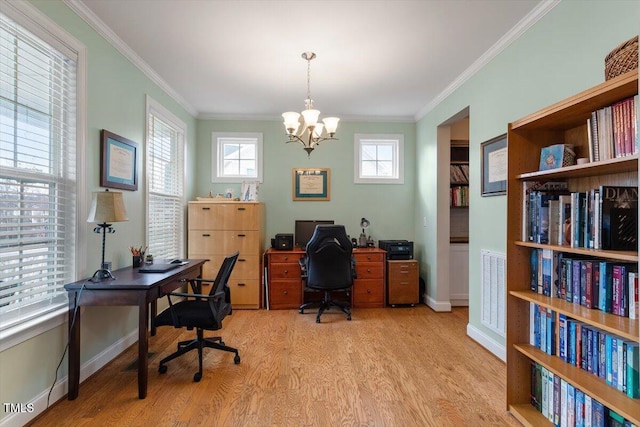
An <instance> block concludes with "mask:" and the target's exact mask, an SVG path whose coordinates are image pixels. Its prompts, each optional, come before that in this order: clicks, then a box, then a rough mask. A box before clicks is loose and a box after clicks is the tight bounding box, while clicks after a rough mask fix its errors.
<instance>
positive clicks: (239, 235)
mask: <svg viewBox="0 0 640 427" xmlns="http://www.w3.org/2000/svg"><path fill="white" fill-rule="evenodd" d="M245 236H246V234H238V237H245Z"/></svg>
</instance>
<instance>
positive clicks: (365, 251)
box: [266, 248, 386, 310]
mask: <svg viewBox="0 0 640 427" xmlns="http://www.w3.org/2000/svg"><path fill="white" fill-rule="evenodd" d="M385 253H386V252H385V251H384V250H382V249H379V248H354V250H353V257H354V258H355V261H356V275H357V279H356V280H355V281H354V283H353V288H352V290H351V292H350V294H351V305H352V307H354V308H373V307H384V306H385V305H386V301H385V299H386V292H385V276H386V272H385V270H386V269H385ZM266 254H267V275H268V276H267V281H268V282H267V283H268V288H269V295H268V298H269V308H270V309H272V310H279V309H293V308H295V309H297V308H299V307H300V305H301V304H302V303H303V302H304V299H305V296H304V282H303V281H302V278H301V271H300V264H299V260H300V259H301V258H304V256H305V251H304V249H302V248H295V249H292V250H288V251H280V250H276V249H273V248H271V249H269V250H267V252H266Z"/></svg>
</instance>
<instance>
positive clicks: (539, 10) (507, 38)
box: [415, 0, 561, 122]
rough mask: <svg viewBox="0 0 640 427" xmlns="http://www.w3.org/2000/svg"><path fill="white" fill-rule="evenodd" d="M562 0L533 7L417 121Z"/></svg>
mask: <svg viewBox="0 0 640 427" xmlns="http://www.w3.org/2000/svg"><path fill="white" fill-rule="evenodd" d="M560 1H561V0H545V1H543V2H542V3H540V4H539V5H538V6H536V7H535V8H533V10H531V12H529V13H528V14H527V15H526V16H525V17H524V18H522V19H521V20H520V21H519V22H518V23H517V24H516V25H515V26H514V27H513V28H512V29H511V30H509V32H507V33H506V34H505V35H504V36H502V37H501V38H500V40H498V41H497V42H496V43H495V44H494V45H493V46H491V47H490V48H489V50H487V51H486V52H485V53H484V54H483V55H482V56H481V57H480V58H478V59H477V60H476V61H475V62H474V63H473V64H471V66H470V67H469V68H467V69H466V70H465V71H464V72H463V73H462V74H460V75H459V76H458V77H457V78H456V79H455V80H454V81H453V82H452V83H451V84H450V85H449V86H447V87H446V88H445V89H444V90H443V91H442V92H440V94H439V95H438V96H436V97H435V98H434V99H433V100H432V101H431V102H429V103H428V104H427V105H425V106H424V107H422V108H421V109H420V111H418V113H416V115H415V121H416V122H417V121H418V120H420V119H422V118H423V117H424V116H426V115H427V114H428V113H429V112H430V111H431V110H433V109H434V108H436V107H437V106H438V104H440V103H441V102H442V101H444V100H445V99H446V98H447V97H448V96H450V95H451V94H452V93H453V92H455V91H456V90H457V89H458V88H459V87H460V86H462V85H463V84H464V83H465V82H466V81H467V80H469V79H470V78H471V77H473V75H474V74H476V73H477V72H479V71H480V70H481V69H482V68H483V67H484V66H485V65H487V64H488V63H489V62H490V61H491V60H492V59H493V58H495V57H496V56H498V54H499V53H500V52H502V51H503V50H504V49H506V48H507V47H508V46H509V45H510V44H511V43H513V42H514V41H515V40H517V39H518V38H519V37H520V36H521V35H522V34H524V33H525V32H526V31H527V30H528V29H529V28H531V27H532V26H533V25H534V24H535V23H536V22H538V21H539V20H540V19H541V18H542V17H543V16H545V15H546V14H547V13H548V12H549V11H550V10H551V9H553V8H554V7H556V6H557V5H558V4H559V3H560Z"/></svg>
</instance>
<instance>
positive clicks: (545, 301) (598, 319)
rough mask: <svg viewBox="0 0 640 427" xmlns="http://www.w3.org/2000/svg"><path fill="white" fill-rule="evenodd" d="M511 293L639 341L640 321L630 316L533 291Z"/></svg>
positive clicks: (625, 337) (628, 338)
mask: <svg viewBox="0 0 640 427" xmlns="http://www.w3.org/2000/svg"><path fill="white" fill-rule="evenodd" d="M509 294H510V295H513V296H514V297H516V298H519V299H521V300H524V301H529V302H533V303H535V304H538V305H540V306H542V307H545V308H550V309H552V310H554V311H556V312H558V313H562V314H565V315H567V316H568V317H571V318H572V319H575V320H579V321H581V322H584V323H588V324H590V325H593V326H596V327H598V328H600V329H602V330H604V331H606V332H610V333H612V334H616V335H619V336H621V337H622V338H624V339H627V340H630V341H637V340H638V335H639V334H640V328H639V327H638V321H637V320H633V319H629V318H628V317H622V316H616V315H615V314H610V313H605V312H603V311H600V310H596V309H593V308H587V307H584V306H582V305H577V304H573V303H570V302H568V301H565V300H562V299H560V298H551V297H547V296H544V295H540V294H537V293H535V292H531V291H511V292H509Z"/></svg>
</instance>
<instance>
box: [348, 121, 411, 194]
mask: <svg viewBox="0 0 640 427" xmlns="http://www.w3.org/2000/svg"><path fill="white" fill-rule="evenodd" d="M372 140H373V141H375V140H379V141H383V140H384V141H392V142H394V143H395V144H394V163H395V165H394V168H395V170H396V174H395V176H393V177H391V178H383V177H379V176H377V177H374V178H368V177H363V176H361V172H360V171H361V166H362V157H361V153H362V144H363V142H364V141H372ZM353 147H354V159H353V162H354V165H353V182H354V183H355V184H404V134H401V133H397V134H382V133H376V134H367V133H356V134H355V135H354V137H353Z"/></svg>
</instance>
